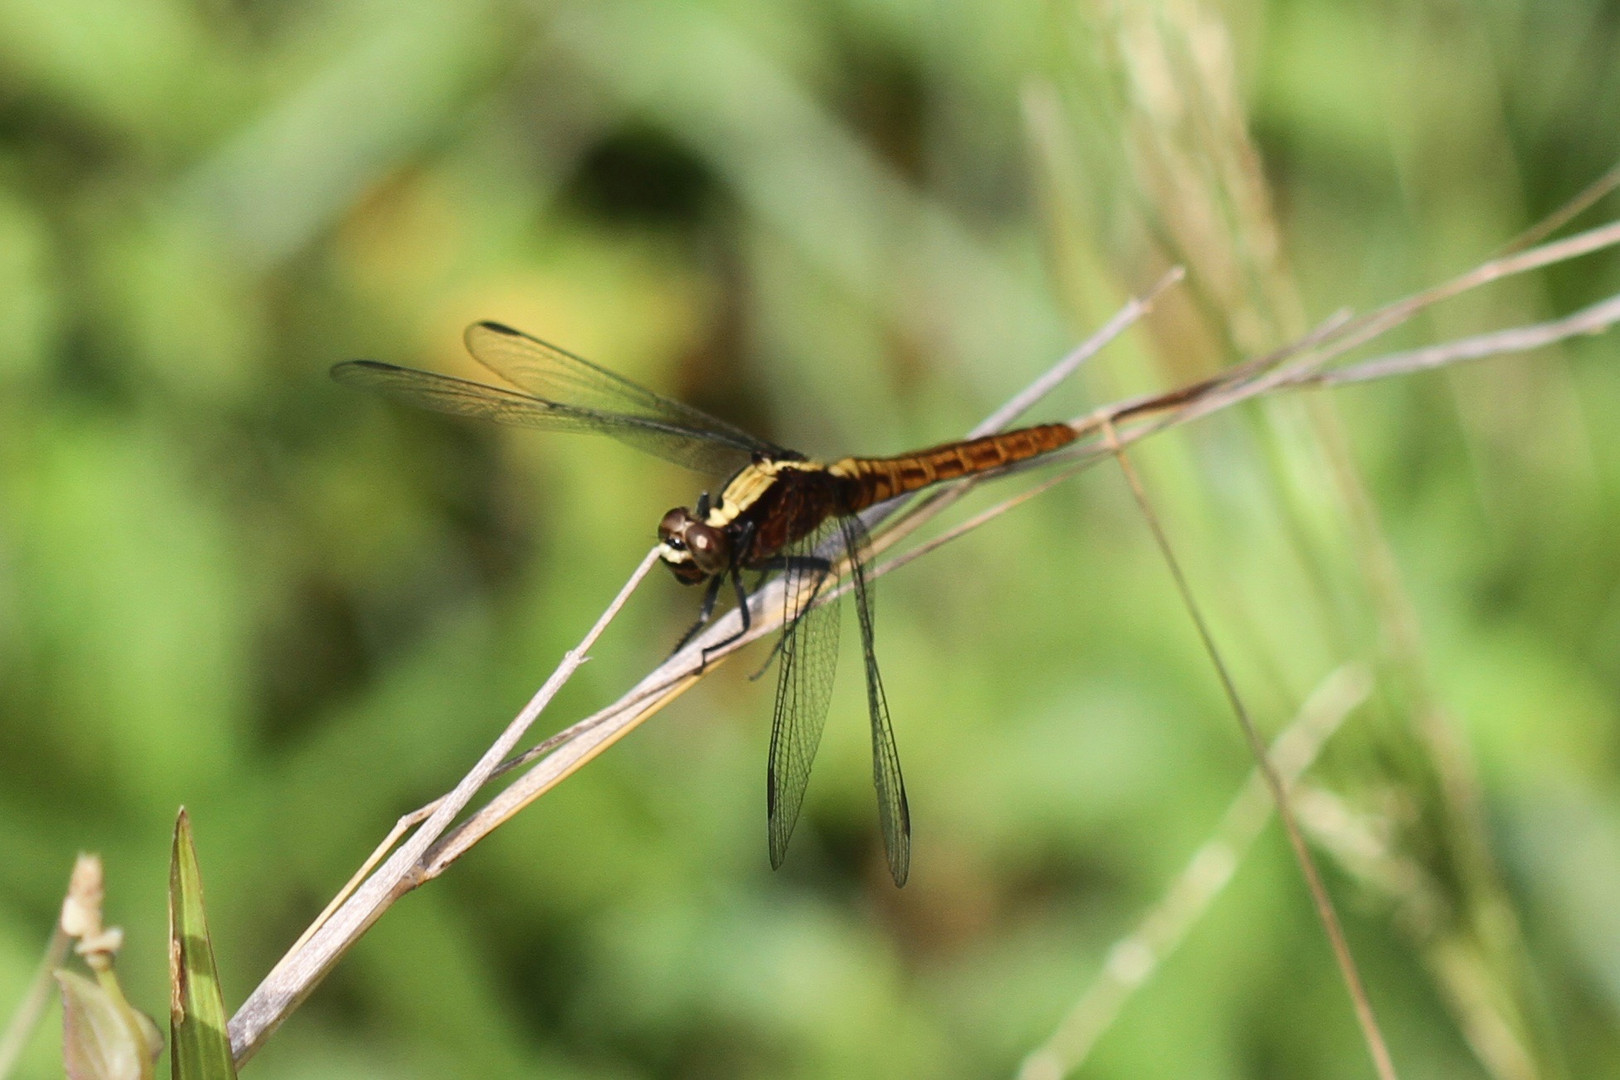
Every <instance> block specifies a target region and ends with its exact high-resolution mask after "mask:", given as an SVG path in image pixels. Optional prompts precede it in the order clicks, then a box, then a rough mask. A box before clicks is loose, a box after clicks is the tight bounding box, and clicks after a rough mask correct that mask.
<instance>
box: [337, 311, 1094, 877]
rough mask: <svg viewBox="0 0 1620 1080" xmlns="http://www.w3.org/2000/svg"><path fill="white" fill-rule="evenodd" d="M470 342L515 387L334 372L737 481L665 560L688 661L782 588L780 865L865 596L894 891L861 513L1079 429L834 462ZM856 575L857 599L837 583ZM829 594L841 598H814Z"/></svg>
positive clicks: (902, 794)
mask: <svg viewBox="0 0 1620 1080" xmlns="http://www.w3.org/2000/svg"><path fill="white" fill-rule="evenodd" d="M464 340H465V343H466V347H467V351H468V352H469V353H470V354H471V355H472V357H473V359H475V360H477V361H478V362H479V363H480V364H482V365H483V366H484V367H485V368H487V369H488V370H489V371H490V372H491V373H493V374H494V375H496V376H497V377H498V378H499V379H500V380H502V381H503V382H504V383H506V384H509V385H504V386H503V385H493V384H489V383H482V382H476V381H473V380H470V379H462V378H458V377H455V376H451V375H441V374H437V373H434V372H430V371H422V370H419V369H416V368H407V367H399V366H396V365H393V364H386V363H382V362H379V361H375V360H350V361H346V362H344V363H341V364H338V365H336V366H335V367H333V368H332V377H333V378H334V379H336V380H337V381H338V382H340V383H344V384H347V385H350V386H356V387H360V388H363V389H365V390H368V391H372V392H375V393H377V394H380V395H382V396H383V397H385V398H389V399H392V400H394V401H397V402H402V403H405V404H408V405H413V406H418V407H422V408H427V409H433V410H436V411H438V412H442V413H449V414H452V415H455V416H468V417H477V418H480V419H484V420H492V421H495V422H497V423H502V424H511V425H516V426H518V427H527V428H538V429H541V430H546V431H566V432H582V433H591V434H598V435H607V436H610V437H611V438H614V439H617V440H619V441H620V442H621V443H625V444H627V445H629V446H632V447H635V448H636V449H637V450H641V451H644V452H646V453H649V454H652V455H654V456H656V457H660V458H663V459H664V460H665V461H670V462H673V463H675V464H676V465H681V466H684V467H686V468H688V469H690V470H693V471H694V472H697V473H700V474H703V475H706V476H709V477H712V478H714V479H717V480H718V479H720V478H725V479H724V480H723V482H722V483H720V484H719V486H718V488H717V491H718V494H716V495H714V496H713V497H711V496H710V493H709V492H708V491H704V492H703V493H701V494H700V495H699V496H698V498H697V500H696V502H695V504H694V505H693V506H691V507H676V508H675V509H673V510H671V511H669V512H668V513H667V514H665V515H664V517H663V519H662V520H661V521H660V522H659V524H658V544H659V557H660V558H661V560H662V561H663V562H664V564H665V565H666V566H668V567H669V569H670V571H671V572H672V573H673V574H674V576H675V579H676V580H677V581H679V582H681V583H682V584H685V585H702V586H703V587H704V591H703V600H702V604H701V606H700V608H699V613H698V618H697V620H696V622H694V623H693V624H692V627H691V629H689V630H688V631H687V632H686V634H685V635H684V636H683V637H682V638H681V640H680V642H679V644H677V646H676V650H675V651H676V652H679V651H680V650H681V649H682V648H684V647H685V646H686V645H687V644H688V643H689V642H690V641H691V640H692V639H693V637H694V636H695V635H696V634H697V633H698V632H699V631H700V630H701V629H702V628H703V627H704V626H706V625H708V624H709V622H710V621H711V619H712V618H713V617H714V612H715V608H716V606H717V604H718V602H719V600H720V596H721V592H722V590H723V589H724V588H725V586H726V583H728V582H729V583H730V585H731V591H732V593H733V594H734V595H735V598H736V603H737V607H738V610H739V611H740V613H741V625H742V629H741V630H739V631H738V632H737V633H736V634H734V635H733V636H732V637H729V638H727V639H726V640H724V641H721V642H718V643H716V644H712V645H708V646H706V647H705V648H704V650H703V653H702V657H701V661H702V662H703V663H707V660H708V657H709V655H710V654H711V653H713V652H714V651H716V650H718V649H722V648H725V647H726V646H727V645H729V644H731V643H733V642H734V641H736V640H738V639H740V638H741V637H742V636H743V635H745V634H747V633H748V631H749V628H750V626H751V618H752V617H751V614H750V611H749V608H750V603H749V600H750V596H751V595H752V593H754V592H757V591H758V590H759V589H760V587H761V585H762V584H763V583H764V582H765V581H766V580H767V578H768V577H769V576H771V575H773V574H775V575H781V576H782V578H783V579H785V580H784V581H783V585H784V589H783V597H784V599H783V611H782V632H781V636H780V638H779V640H778V641H777V644H776V647H775V649H774V651H773V653H772V657H773V658H774V659H775V660H776V662H777V665H778V672H777V682H776V702H775V706H774V711H773V714H772V718H771V743H770V754H769V758H768V761H767V766H766V804H765V806H766V821H767V833H768V838H769V842H770V857H771V867H772V868H773V869H775V868H778V867H780V866H781V865H782V861H783V859H784V858H785V856H786V854H787V847H788V840H789V839H790V838H791V836H792V835H793V829H794V826H795V824H797V822H798V818H799V811H800V808H801V807H802V806H803V803H804V794H805V789H806V787H807V786H808V784H809V782H810V769H811V765H812V764H813V763H814V761H815V756H816V750H817V749H818V747H819V746H820V743H821V734H822V729H823V727H824V726H825V724H826V719H827V711H828V706H829V703H830V701H831V695H832V686H833V674H834V670H835V668H836V666H837V662H838V642H839V625H840V620H839V602H838V601H839V598H840V597H841V596H842V595H843V592H845V591H847V592H848V593H849V594H851V595H853V597H854V607H855V614H856V622H857V624H858V625H859V627H860V634H861V656H862V659H863V661H864V664H865V674H866V705H867V712H868V715H869V718H870V720H871V729H872V780H873V786H874V787H875V788H876V790H877V804H878V820H879V825H880V827H881V830H882V835H883V845H884V851H885V854H886V856H887V860H888V867H889V873H890V876H891V877H892V878H893V879H894V883H895V885H896V886H902V885H904V884H905V882H906V878H907V876H908V874H909V873H910V867H911V813H910V810H909V808H908V806H907V803H906V787H905V780H904V778H903V777H902V775H901V772H900V754H899V752H898V750H897V749H896V747H895V739H894V727H893V725H892V723H891V722H890V719H889V705H888V699H887V697H886V696H885V694H884V691H883V678H882V676H881V674H880V673H879V671H878V664H877V654H876V652H875V651H874V648H873V640H872V639H873V621H872V593H873V586H872V581H871V580H870V578H868V576H867V573H866V568H865V564H864V562H863V556H864V554H865V553H866V551H867V549H868V547H869V544H870V538H869V536H868V535H867V531H866V528H865V525H864V524H863V523H862V520H861V517H860V514H861V511H863V510H865V509H867V508H868V507H871V506H875V505H876V504H878V503H882V502H885V501H887V500H889V499H893V498H897V497H899V496H902V495H906V494H909V493H911V492H915V491H919V490H921V489H923V488H927V487H930V486H932V485H934V484H941V483H945V482H947V481H951V480H957V479H961V478H963V477H968V476H973V475H976V474H981V473H987V472H991V471H993V470H997V469H1003V468H1006V467H1007V466H1010V465H1013V464H1016V463H1017V462H1020V461H1024V460H1027V459H1029V458H1033V457H1037V456H1039V455H1043V454H1048V453H1051V452H1052V451H1054V450H1057V449H1059V448H1060V447H1063V446H1066V445H1068V444H1069V443H1071V442H1073V441H1074V440H1075V439H1076V437H1077V436H1078V431H1077V429H1076V428H1075V427H1073V426H1071V425H1069V424H1061V423H1058V424H1038V425H1035V426H1032V427H1025V428H1020V429H1017V430H1014V431H1007V432H1002V433H1000V434H995V435H987V436H984V437H982V438H976V439H965V440H959V441H955V442H947V443H942V444H940V445H938V446H932V447H929V448H927V449H924V450H917V451H914V452H912V453H908V454H899V455H896V456H893V457H846V458H839V459H838V460H836V461H829V462H823V461H817V460H814V459H811V458H809V457H806V456H805V455H803V454H800V453H798V452H797V451H794V450H789V449H786V448H784V447H781V446H777V445H776V444H775V443H771V442H768V441H766V440H764V439H761V438H758V437H756V436H753V435H750V434H748V433H747V432H745V431H742V430H741V429H739V428H736V427H733V426H732V425H730V424H728V423H726V422H725V421H723V420H718V419H716V418H715V417H712V416H710V415H708V414H707V413H704V412H702V411H700V410H698V409H694V408H692V407H691V406H689V405H684V404H682V403H681V402H678V401H673V400H671V399H669V398H666V397H663V396H661V395H659V394H656V393H654V392H653V391H651V390H648V389H646V388H645V387H642V386H639V385H637V384H636V383H634V382H631V381H630V380H629V379H626V378H624V377H623V376H621V375H617V374H615V373H614V372H612V371H609V370H608V369H607V368H604V367H600V366H598V365H596V364H593V363H591V362H590V361H589V360H585V359H583V358H581V357H578V356H575V355H573V354H572V353H569V352H566V351H564V350H563V349H559V348H557V347H556V346H553V345H548V344H547V343H545V342H543V341H541V340H540V339H538V338H534V337H530V336H529V335H527V334H525V333H522V332H521V331H518V330H513V329H511V328H510V327H506V326H502V325H500V324H499V323H493V322H479V323H475V324H473V325H472V326H471V327H469V328H468V329H467V332H466V335H465V338H464ZM829 553H831V554H829ZM840 553H841V554H840ZM834 556H837V557H834ZM744 572H749V573H755V574H757V575H758V576H757V577H756V579H755V581H754V582H753V584H752V586H751V587H750V586H748V585H745V584H744V582H743V574H744ZM845 574H847V576H848V578H849V584H850V587H849V588H848V589H847V590H843V591H839V590H836V589H833V588H830V587H829V584H830V583H835V582H836V579H837V578H839V577H841V576H843V575H845ZM823 594H828V599H826V600H825V601H824V602H822V603H820V604H817V603H816V602H815V601H816V600H817V598H819V597H822V596H823ZM766 663H767V665H768V664H769V663H770V660H767V661H766ZM762 670H763V669H762Z"/></svg>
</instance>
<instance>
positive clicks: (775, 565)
mask: <svg viewBox="0 0 1620 1080" xmlns="http://www.w3.org/2000/svg"><path fill="white" fill-rule="evenodd" d="M761 571H762V572H761V574H760V580H761V581H763V580H764V578H765V575H766V574H769V573H771V572H772V571H781V572H782V573H784V574H786V573H799V574H814V575H815V579H816V584H815V587H814V588H812V589H811V590H810V595H809V597H808V598H806V599H805V601H804V603H803V604H802V605H800V607H799V610H798V612H797V613H796V614H795V615H794V616H793V621H792V622H791V623H789V624H788V625H787V626H784V627H782V632H781V633H780V634H778V635H777V637H776V644H775V645H773V646H771V654H770V655H769V656H767V657H766V658H765V662H764V663H763V664H761V665H759V670H758V671H756V672H754V673H753V674H752V675H750V676H748V680H749V681H750V682H755V681H757V680H758V679H759V677H760V676H761V675H763V674H765V673H766V672H767V671H769V670H770V669H771V664H772V663H774V662H775V660H776V657H777V654H779V653H780V652H781V651H782V645H783V643H785V642H786V641H787V639H788V636H789V635H790V634H792V633H793V630H794V628H795V627H797V626H798V625H799V620H800V619H802V618H804V616H805V614H806V613H807V612H808V611H809V610H810V605H811V604H812V603H814V602H815V599H816V597H817V596H820V595H821V587H822V586H823V585H825V584H826V583H827V575H828V574H830V573H832V563H831V562H830V561H828V560H827V559H822V558H818V557H816V556H814V555H779V556H777V557H776V558H774V559H771V560H770V561H769V562H767V563H766V564H765V565H764V566H763V567H761Z"/></svg>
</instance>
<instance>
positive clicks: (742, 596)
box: [698, 566, 754, 671]
mask: <svg viewBox="0 0 1620 1080" xmlns="http://www.w3.org/2000/svg"><path fill="white" fill-rule="evenodd" d="M714 581H715V584H716V585H717V586H718V585H719V583H720V579H719V578H718V577H717V578H715V579H714ZM731 587H732V589H733V590H734V591H735V592H736V594H737V610H738V611H740V612H742V629H741V630H738V631H737V632H736V633H735V634H732V635H731V636H730V637H728V638H726V640H724V641H717V642H715V643H714V644H713V645H705V646H703V667H707V666H708V663H709V654H710V653H712V652H717V651H719V650H720V649H723V648H725V647H726V646H727V645H730V644H731V643H732V642H734V641H736V640H738V639H739V638H741V637H742V636H743V635H744V634H746V633H748V629H749V627H751V626H753V624H754V622H753V616H752V615H750V614H749V612H748V593H747V592H746V591H744V589H743V583H742V571H740V570H738V569H737V568H736V567H735V566H733V567H732V568H731ZM698 670H699V671H701V670H703V668H702V667H700V668H699V669H698Z"/></svg>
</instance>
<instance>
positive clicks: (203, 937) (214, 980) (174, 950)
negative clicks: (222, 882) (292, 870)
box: [169, 810, 236, 1080]
mask: <svg viewBox="0 0 1620 1080" xmlns="http://www.w3.org/2000/svg"><path fill="white" fill-rule="evenodd" d="M169 984H170V994H169V998H170V1002H171V1004H170V1007H169V1061H170V1063H171V1064H172V1065H173V1067H174V1077H175V1080H235V1078H236V1066H235V1064H233V1063H232V1061H231V1040H230V1036H229V1035H228V1034H227V1033H226V1030H225V1025H226V1023H227V1022H228V1021H229V1020H230V1014H229V1013H227V1012H226V1011H225V999H224V998H223V997H221V996H220V990H219V971H218V969H217V968H216V967H215V965H214V945H213V942H212V941H210V940H209V937H208V913H207V911H205V910H204V905H203V888H202V869H201V868H200V867H199V866H198V865H197V847H196V844H195V843H194V841H193V840H192V835H191V818H190V817H189V816H188V815H187V814H186V812H185V811H184V810H181V811H180V816H179V818H178V819H177V820H176V821H175V825H174V852H173V854H172V855H171V856H170V862H169Z"/></svg>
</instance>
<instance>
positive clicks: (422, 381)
mask: <svg viewBox="0 0 1620 1080" xmlns="http://www.w3.org/2000/svg"><path fill="white" fill-rule="evenodd" d="M332 378H334V379H336V380H337V381H338V382H340V383H344V384H346V385H349V386H358V387H361V388H363V389H366V390H370V391H372V392H374V393H378V394H381V395H382V396H384V397H386V398H390V399H392V400H394V401H399V402H403V403H404V404H407V405H413V406H416V407H417V408H423V409H433V410H435V411H437V412H442V413H450V414H451V415H453V416H472V417H477V418H479V419H483V420H493V421H495V422H496V423H500V424H512V425H515V426H518V427H528V428H539V429H541V430H544V431H571V432H586V433H592V434H598V435H608V436H611V437H613V438H615V439H618V440H619V441H620V442H623V443H627V444H628V445H630V446H633V447H635V448H636V449H637V450H641V451H643V452H644V453H648V454H652V455H654V456H655V457H660V458H663V459H664V460H665V461H672V462H674V463H675V464H677V465H681V466H684V467H686V468H688V469H692V470H693V471H695V472H700V473H705V474H708V475H714V476H725V475H730V474H731V473H733V472H735V471H736V470H737V469H739V468H741V467H742V466H743V465H745V464H747V462H748V460H749V459H750V458H751V457H752V455H753V451H752V450H751V449H750V448H749V447H747V446H743V445H740V444H738V443H737V442H735V441H728V440H726V439H722V438H719V437H717V436H716V435H714V434H713V433H711V432H708V431H705V430H699V429H695V428H683V427H680V426H679V425H677V424H675V423H672V422H670V421H668V420H663V419H660V418H658V417H656V416H639V415H633V414H626V413H615V412H608V411H602V410H599V409H593V408H589V407H587V406H583V405H577V404H570V403H567V402H562V401H551V400H548V399H545V398H540V397H536V396H534V395H533V394H527V393H524V392H522V391H520V390H512V389H509V388H506V387H500V386H490V385H488V384H486V383H481V382H473V381H472V380H471V379H458V378H456V377H455V376H453V375H440V374H437V373H435V372H431V371H419V370H417V369H416V368H407V367H398V366H396V365H394V364H383V363H379V362H377V361H375V360H349V361H346V362H344V363H341V364H338V365H337V366H335V367H334V368H332ZM649 392H650V391H649Z"/></svg>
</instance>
